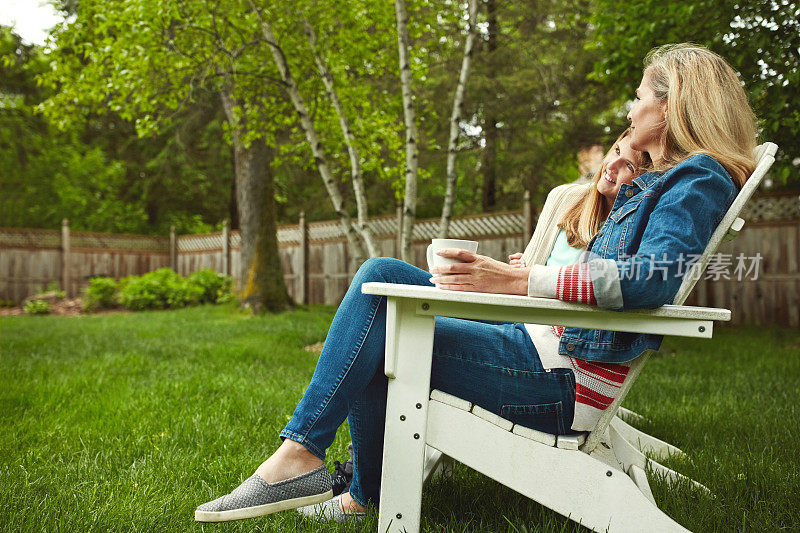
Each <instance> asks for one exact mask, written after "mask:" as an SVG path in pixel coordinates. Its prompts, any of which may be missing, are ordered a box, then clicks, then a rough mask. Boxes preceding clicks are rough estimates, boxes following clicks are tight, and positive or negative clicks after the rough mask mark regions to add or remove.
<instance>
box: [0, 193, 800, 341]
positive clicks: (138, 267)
mask: <svg viewBox="0 0 800 533" xmlns="http://www.w3.org/2000/svg"><path fill="white" fill-rule="evenodd" d="M525 205H527V202H526V204H525ZM745 218H746V220H747V221H748V222H747V224H745V227H744V230H743V231H742V232H741V234H740V235H739V237H738V238H737V239H735V240H734V241H732V242H729V243H725V244H723V246H722V247H721V249H720V251H719V256H718V260H719V265H717V266H718V268H716V269H715V270H714V272H715V273H714V276H713V278H714V279H705V280H701V281H700V282H699V283H698V284H697V288H696V289H695V291H694V293H693V295H692V296H690V299H689V302H690V303H691V304H694V305H705V306H713V307H725V308H729V309H732V310H733V323H735V324H739V323H747V324H764V325H766V324H781V325H789V326H795V327H799V326H800V267H799V266H798V265H800V198H798V196H797V195H796V194H791V195H787V194H779V195H775V194H766V195H760V196H759V197H756V198H754V199H753V200H752V201H751V202H750V205H749V207H748V209H747V210H746V213H745ZM530 220H531V216H530V214H529V213H526V212H524V211H512V212H505V213H491V214H482V215H473V216H466V217H460V218H456V219H454V220H453V222H452V224H451V236H452V237H453V238H465V239H474V240H477V241H479V242H480V246H479V249H478V251H479V252H480V253H482V254H484V255H488V256H490V257H494V258H495V259H499V260H506V258H507V256H508V255H509V254H511V253H514V252H517V251H522V249H523V248H524V244H525V243H526V242H527V237H528V236H529V231H530V230H529V229H528V230H523V228H530V226H531V224H530ZM438 223H439V220H438V218H437V219H430V220H420V221H418V222H417V223H416V224H415V226H414V246H413V250H414V262H415V264H416V265H418V266H424V264H425V248H426V246H427V244H428V242H430V239H431V238H433V237H435V236H436V233H437V230H438ZM370 226H371V227H372V229H373V231H374V232H375V234H376V237H377V241H378V246H379V249H380V253H381V255H384V256H388V257H397V255H398V250H399V242H398V238H397V217H395V216H385V217H377V218H373V219H371V220H370ZM278 241H279V253H280V256H281V264H282V266H283V271H284V277H285V280H286V285H287V289H288V291H289V294H290V295H291V296H292V297H293V298H294V299H295V300H296V301H300V302H308V303H326V304H334V305H335V304H338V303H339V301H341V299H342V297H343V296H344V293H345V291H346V290H347V287H348V284H349V281H350V279H352V276H353V274H354V269H355V267H356V266H357V265H354V264H353V261H352V260H351V259H352V258H351V257H350V255H349V252H348V249H347V242H346V239H345V238H344V235H343V233H342V231H341V228H340V226H339V223H338V222H337V221H326V222H312V223H308V224H306V223H305V221H304V220H302V219H301V221H300V224H297V225H292V226H284V227H281V228H279V229H278ZM240 242H241V239H240V236H239V233H238V232H237V231H228V229H227V227H226V228H224V229H223V231H222V232H221V233H213V234H208V235H184V236H176V235H175V234H174V232H173V233H172V234H171V235H170V236H169V237H160V236H138V235H110V234H101V233H87V232H71V231H70V230H69V228H68V226H67V225H66V221H65V224H64V227H63V228H62V231H60V232H59V231H52V230H31V229H2V228H0V299H4V300H13V301H15V302H20V301H21V300H22V299H24V298H25V297H27V296H29V295H31V294H34V293H35V292H37V291H38V290H41V289H42V288H43V287H45V286H46V285H47V284H48V283H51V282H54V281H55V282H58V283H59V284H60V285H61V286H62V287H63V288H65V290H67V292H68V294H70V295H77V294H79V292H80V290H81V289H82V288H83V287H85V286H86V284H87V283H88V279H89V278H90V277H91V276H111V277H114V278H117V279H119V278H121V277H124V276H128V275H139V274H143V273H145V272H149V271H151V270H155V269H157V268H161V267H165V266H171V267H172V268H173V269H175V270H176V271H177V272H179V273H180V274H181V275H184V276H186V275H188V274H190V273H192V272H194V271H197V270H199V269H201V268H210V269H213V270H216V271H218V272H223V273H227V274H232V273H236V272H238V270H239V245H240ZM754 263H755V272H753V265H754ZM742 265H745V266H747V267H748V268H749V271H747V272H745V271H744V269H742V268H739V267H741V266H742Z"/></svg>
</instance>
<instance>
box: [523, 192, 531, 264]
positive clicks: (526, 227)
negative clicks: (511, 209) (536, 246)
mask: <svg viewBox="0 0 800 533" xmlns="http://www.w3.org/2000/svg"><path fill="white" fill-rule="evenodd" d="M522 216H523V219H524V222H523V228H522V236H523V239H522V248H523V249H524V248H525V247H526V246H527V245H528V241H530V240H531V237H532V236H533V219H532V217H531V191H529V190H528V189H525V194H523V195H522Z"/></svg>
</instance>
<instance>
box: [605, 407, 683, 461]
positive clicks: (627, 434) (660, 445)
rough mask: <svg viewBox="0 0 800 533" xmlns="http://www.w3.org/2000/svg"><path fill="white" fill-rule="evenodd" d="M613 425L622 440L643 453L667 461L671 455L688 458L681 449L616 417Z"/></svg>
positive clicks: (612, 421) (612, 422)
mask: <svg viewBox="0 0 800 533" xmlns="http://www.w3.org/2000/svg"><path fill="white" fill-rule="evenodd" d="M611 425H612V426H614V429H616V430H617V432H618V433H619V434H620V435H621V436H622V438H624V439H625V440H627V441H628V442H630V443H631V444H632V445H633V446H634V447H635V448H636V449H638V450H639V451H640V452H642V453H648V454H650V455H653V456H655V457H656V458H658V459H666V458H668V457H669V456H671V455H676V456H678V457H684V458H685V457H686V454H685V453H684V452H683V450H681V449H680V448H678V447H676V446H673V445H672V444H670V443H668V442H664V441H662V440H659V439H657V438H655V437H653V436H652V435H648V434H647V433H645V432H644V431H640V430H638V429H636V428H635V427H633V426H631V425H630V424H628V423H627V422H625V421H624V420H623V419H621V418H618V417H616V418H614V419H613V420H611Z"/></svg>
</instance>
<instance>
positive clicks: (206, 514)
mask: <svg viewBox="0 0 800 533" xmlns="http://www.w3.org/2000/svg"><path fill="white" fill-rule="evenodd" d="M331 498H333V491H332V490H329V491H328V492H323V493H322V494H314V495H312V496H303V497H302V498H293V499H291V500H281V501H279V502H274V503H267V504H264V505H255V506H253V507H243V508H241V509H231V510H230V511H200V510H195V512H194V519H195V521H196V522H228V521H229V520H241V519H244V518H255V517H257V516H264V515H268V514H272V513H277V512H279V511H286V510H287V509H297V508H298V507H304V506H306V505H316V504H318V503H322V502H324V501H327V500H330V499H331Z"/></svg>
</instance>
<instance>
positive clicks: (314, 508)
mask: <svg viewBox="0 0 800 533" xmlns="http://www.w3.org/2000/svg"><path fill="white" fill-rule="evenodd" d="M297 512H298V513H300V514H301V515H303V516H304V517H306V518H313V519H316V520H325V521H331V520H333V521H334V522H336V523H337V524H344V523H345V522H351V523H352V522H355V523H361V522H363V521H364V517H365V516H366V515H367V513H345V512H344V511H342V506H341V504H340V503H339V496H336V497H335V498H332V499H330V500H328V501H326V502H322V503H318V504H317V505H307V506H305V507H298V508H297Z"/></svg>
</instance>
